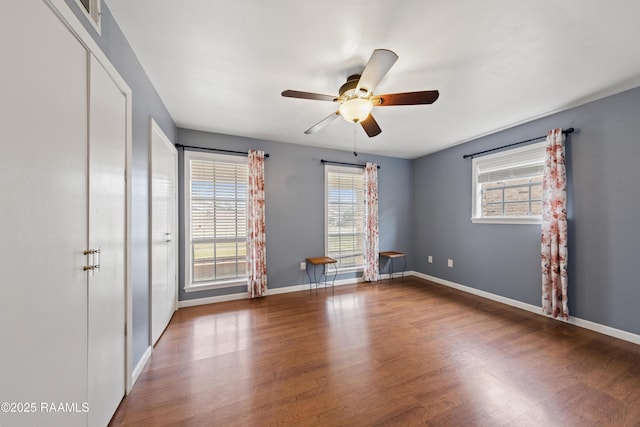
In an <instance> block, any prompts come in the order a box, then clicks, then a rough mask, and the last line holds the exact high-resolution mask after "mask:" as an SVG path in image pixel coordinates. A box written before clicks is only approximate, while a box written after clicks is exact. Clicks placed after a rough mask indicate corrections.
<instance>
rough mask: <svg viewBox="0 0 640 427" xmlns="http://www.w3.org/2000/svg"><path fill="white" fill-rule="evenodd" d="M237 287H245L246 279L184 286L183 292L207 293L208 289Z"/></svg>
mask: <svg viewBox="0 0 640 427" xmlns="http://www.w3.org/2000/svg"><path fill="white" fill-rule="evenodd" d="M238 286H247V279H246V278H243V279H234V280H225V281H220V282H209V283H202V284H198V285H191V286H185V287H184V291H185V292H187V293H189V292H200V291H208V290H210V289H224V288H237V287H238Z"/></svg>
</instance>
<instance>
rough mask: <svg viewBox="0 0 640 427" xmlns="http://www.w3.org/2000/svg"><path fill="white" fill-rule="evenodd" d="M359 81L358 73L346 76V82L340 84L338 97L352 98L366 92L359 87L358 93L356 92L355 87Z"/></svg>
mask: <svg viewBox="0 0 640 427" xmlns="http://www.w3.org/2000/svg"><path fill="white" fill-rule="evenodd" d="M359 81H360V74H352V75H350V76H349V77H347V82H346V83H345V84H343V85H342V86H340V90H339V91H338V93H339V94H340V98H344V100H345V101H346V100H349V99H353V98H362V97H364V96H365V95H366V94H367V90H366V89H364V88H360V90H359V93H356V92H355V90H356V87H357V86H358V82H359Z"/></svg>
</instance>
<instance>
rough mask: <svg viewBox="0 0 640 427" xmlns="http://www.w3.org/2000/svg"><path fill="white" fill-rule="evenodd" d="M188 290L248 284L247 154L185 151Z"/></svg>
mask: <svg viewBox="0 0 640 427" xmlns="http://www.w3.org/2000/svg"><path fill="white" fill-rule="evenodd" d="M184 160H185V168H184V169H185V180H184V182H185V191H184V194H185V198H186V200H185V228H186V230H185V233H184V235H185V236H189V240H188V241H187V247H186V251H185V260H186V262H185V266H186V267H185V273H186V276H187V277H186V280H185V283H186V285H185V290H186V291H197V290H203V289H213V288H221V287H229V286H239V285H243V284H246V276H247V272H246V269H247V187H248V183H249V178H248V166H247V159H246V158H244V157H238V156H228V155H219V154H209V153H196V152H189V151H187V152H185V154H184Z"/></svg>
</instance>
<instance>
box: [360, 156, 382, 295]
mask: <svg viewBox="0 0 640 427" xmlns="http://www.w3.org/2000/svg"><path fill="white" fill-rule="evenodd" d="M364 179H365V186H366V191H365V196H364V200H365V230H364V274H363V275H362V278H363V280H365V281H368V282H375V281H377V280H378V279H379V278H380V276H379V271H378V166H377V165H376V164H375V163H367V165H366V166H365V168H364Z"/></svg>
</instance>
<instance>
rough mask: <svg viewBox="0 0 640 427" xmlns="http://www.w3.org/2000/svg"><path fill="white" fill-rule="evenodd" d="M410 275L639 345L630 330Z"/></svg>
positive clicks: (423, 276)
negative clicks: (554, 314) (549, 313)
mask: <svg viewBox="0 0 640 427" xmlns="http://www.w3.org/2000/svg"><path fill="white" fill-rule="evenodd" d="M410 274H411V275H413V276H416V277H420V278H421V279H425V280H429V281H431V282H434V283H438V284H440V285H444V286H448V287H450V288H454V289H458V290H460V291H463V292H467V293H470V294H473V295H478V296H480V297H483V298H487V299H490V300H493V301H497V302H500V303H503V304H507V305H510V306H512V307H516V308H519V309H522V310H526V311H529V312H531V313H535V314H539V315H541V316H544V317H548V318H550V319H554V320H558V321H560V322H565V323H569V324H572V325H575V326H579V327H581V328H585V329H589V330H591V331H594V332H598V333H601V334H604V335H608V336H610V337H613V338H618V339H621V340H624V341H629V342H631V343H634V344H638V345H640V335H638V334H634V333H631V332H627V331H623V330H621V329H616V328H612V327H610V326H606V325H601V324H599V323H595V322H591V321H589V320H584V319H580V318H578V317H573V316H569V320H567V321H565V320H563V319H557V318H554V317H551V316H547V315H546V314H544V313H542V308H541V307H538V306H535V305H531V304H527V303H524V302H521V301H517V300H514V299H511V298H506V297H503V296H500V295H496V294H492V293H490V292H485V291H481V290H479V289H475V288H471V287H469V286H465V285H461V284H459V283H455V282H451V281H449V280H445V279H441V278H439V277H434V276H429V275H428V274H423V273H418V272H415V271H412V272H410Z"/></svg>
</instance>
